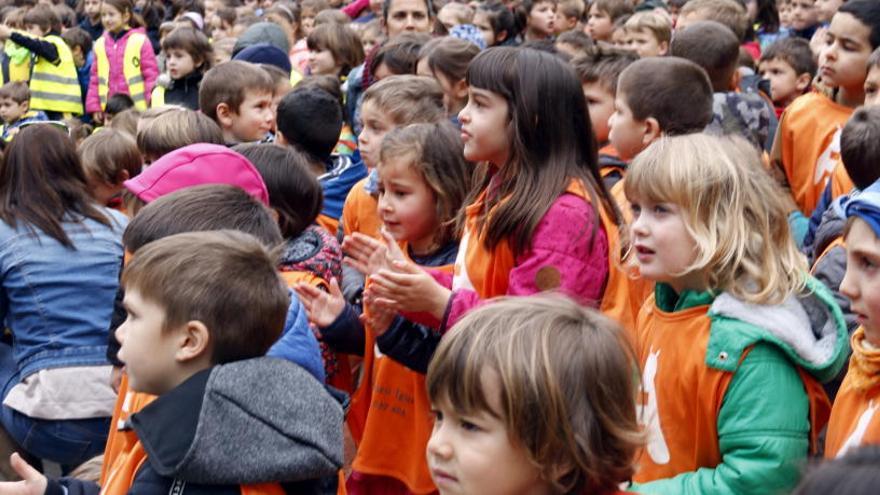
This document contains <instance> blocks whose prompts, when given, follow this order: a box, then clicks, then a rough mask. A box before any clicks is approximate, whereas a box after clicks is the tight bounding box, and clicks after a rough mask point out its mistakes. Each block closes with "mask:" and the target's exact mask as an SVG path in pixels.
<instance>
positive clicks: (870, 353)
mask: <svg viewBox="0 0 880 495" xmlns="http://www.w3.org/2000/svg"><path fill="white" fill-rule="evenodd" d="M844 211H845V212H846V216H847V224H846V229H845V231H844V239H845V241H846V258H847V263H846V275H845V276H844V277H843V281H842V282H841V284H840V292H841V293H842V294H843V295H844V296H846V297H848V298H849V300H850V301H851V302H852V305H851V306H850V309H851V311H852V312H853V313H855V315H856V322H857V323H858V324H859V328H858V329H856V331H855V333H854V334H853V336H852V339H851V344H852V357H851V358H850V361H849V370H848V371H847V373H846V377H845V378H844V379H843V383H842V384H841V386H840V390H839V391H838V393H837V397H836V399H835V400H834V408H832V410H831V421H830V422H829V424H828V434H827V436H826V438H825V457H829V458H833V457H841V456H843V455H845V454H846V453H848V452H850V451H851V450H854V449H856V448H857V447H859V446H861V445H869V444H874V445H878V444H880V412H878V411H877V410H878V409H880V290H878V289H880V275H878V268H877V267H878V266H880V239H878V238H880V183H878V182H875V183H874V184H872V185H871V186H870V187H868V188H866V189H865V190H864V191H862V192H860V193H853V196H852V197H851V198H850V199H849V200H848V201H846V203H845V205H844Z"/></svg>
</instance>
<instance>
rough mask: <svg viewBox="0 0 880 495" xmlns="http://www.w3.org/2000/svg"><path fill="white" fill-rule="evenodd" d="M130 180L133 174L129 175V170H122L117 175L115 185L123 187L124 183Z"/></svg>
mask: <svg viewBox="0 0 880 495" xmlns="http://www.w3.org/2000/svg"><path fill="white" fill-rule="evenodd" d="M128 179H131V174H129V173H128V170H125V169H122V170H120V171H119V173H118V174H116V183H115V184H113V185H114V186H120V185H122V183H123V182H125V181H127V180H128Z"/></svg>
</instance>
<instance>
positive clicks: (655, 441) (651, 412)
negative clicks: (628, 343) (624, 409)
mask: <svg viewBox="0 0 880 495" xmlns="http://www.w3.org/2000/svg"><path fill="white" fill-rule="evenodd" d="M659 359H660V351H657V352H653V350H652V352H651V353H649V354H648V360H647V361H646V362H645V371H644V373H643V374H642V393H641V394H640V396H641V397H640V399H641V400H642V401H643V403H642V404H641V405H640V406H638V407H639V411H638V413H639V423H641V424H642V426H643V427H644V428H645V429H646V430H647V432H648V445H647V446H646V449H645V450H647V451H648V455H649V456H650V457H651V460H652V461H654V463H655V464H668V463H669V447H668V446H667V445H666V439H665V438H664V437H663V429H662V428H660V411H659V408H658V407H657V385H656V383H655V382H654V379H655V378H656V377H657V366H658V363H657V361H658V360H659Z"/></svg>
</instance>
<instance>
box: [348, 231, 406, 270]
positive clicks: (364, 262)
mask: <svg viewBox="0 0 880 495" xmlns="http://www.w3.org/2000/svg"><path fill="white" fill-rule="evenodd" d="M382 238H383V240H384V241H385V242H384V243H383V242H382V241H379V240H376V239H373V238H372V237H370V236H366V235H364V234H361V233H358V232H355V233H354V234H353V235H351V236H346V238H345V240H343V242H342V249H343V250H344V251H345V253H346V254H347V255H348V256H346V258H345V259H344V260H343V261H344V262H345V263H346V264H347V265H349V266H351V267H352V268H354V269H355V270H357V271H359V272H361V273H362V274H363V275H364V276H365V277H369V276H370V275H372V274H374V273H377V272H378V271H379V270H382V269H386V270H391V269H392V267H391V265H390V263H391V262H392V261H394V260H405V259H406V257H405V256H404V255H403V252H402V251H401V250H400V246H399V245H398V244H397V241H395V240H394V238H393V237H391V234H389V233H388V232H386V231H385V230H384V229H383V230H382Z"/></svg>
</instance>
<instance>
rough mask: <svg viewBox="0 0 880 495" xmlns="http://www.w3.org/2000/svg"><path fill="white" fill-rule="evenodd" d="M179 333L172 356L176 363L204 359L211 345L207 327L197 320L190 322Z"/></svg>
mask: <svg viewBox="0 0 880 495" xmlns="http://www.w3.org/2000/svg"><path fill="white" fill-rule="evenodd" d="M180 331H181V332H182V333H181V335H180V340H179V341H178V342H179V344H178V348H177V352H176V353H175V355H174V358H175V359H176V360H177V362H179V363H184V362H187V361H192V360H194V359H198V358H201V357H204V356H205V355H206V354H205V353H206V352H208V349H209V348H210V343H211V332H209V331H208V327H207V326H206V325H205V324H204V323H202V322H201V321H199V320H190V321H188V322H186V324H185V325H184V326H183V328H182V329H181V330H180Z"/></svg>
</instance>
